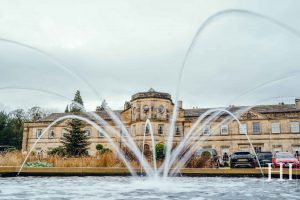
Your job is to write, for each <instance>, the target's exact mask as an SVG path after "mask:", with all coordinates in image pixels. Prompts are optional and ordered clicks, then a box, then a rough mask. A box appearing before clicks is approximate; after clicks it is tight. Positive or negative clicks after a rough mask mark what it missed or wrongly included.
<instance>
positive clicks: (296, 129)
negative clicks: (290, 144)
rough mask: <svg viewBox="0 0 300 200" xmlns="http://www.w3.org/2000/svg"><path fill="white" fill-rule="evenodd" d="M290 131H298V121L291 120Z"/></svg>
mask: <svg viewBox="0 0 300 200" xmlns="http://www.w3.org/2000/svg"><path fill="white" fill-rule="evenodd" d="M290 124H291V132H292V133H299V122H291V123H290Z"/></svg>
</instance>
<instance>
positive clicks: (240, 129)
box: [239, 123, 248, 135]
mask: <svg viewBox="0 0 300 200" xmlns="http://www.w3.org/2000/svg"><path fill="white" fill-rule="evenodd" d="M243 125H244V126H245V131H246V132H245V133H243V132H242V131H243V130H242V128H243V127H242V126H243ZM243 129H244V128H243ZM239 133H240V135H246V134H248V131H247V123H241V125H239Z"/></svg>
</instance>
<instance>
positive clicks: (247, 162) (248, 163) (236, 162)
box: [230, 151, 256, 168]
mask: <svg viewBox="0 0 300 200" xmlns="http://www.w3.org/2000/svg"><path fill="white" fill-rule="evenodd" d="M230 167H231V168H235V167H252V168H255V167H256V160H255V157H254V156H253V155H252V154H251V153H250V152H248V151H238V152H235V153H233V154H232V155H231V156H230Z"/></svg>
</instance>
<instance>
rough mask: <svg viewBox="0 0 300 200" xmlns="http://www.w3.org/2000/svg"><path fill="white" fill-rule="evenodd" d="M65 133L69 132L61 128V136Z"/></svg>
mask: <svg viewBox="0 0 300 200" xmlns="http://www.w3.org/2000/svg"><path fill="white" fill-rule="evenodd" d="M67 134H69V132H68V130H67V129H64V128H63V129H61V137H65V136H66V135H67Z"/></svg>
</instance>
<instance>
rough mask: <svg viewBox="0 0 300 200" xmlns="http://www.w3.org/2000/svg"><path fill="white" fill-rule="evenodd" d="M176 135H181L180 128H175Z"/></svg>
mask: <svg viewBox="0 0 300 200" xmlns="http://www.w3.org/2000/svg"><path fill="white" fill-rule="evenodd" d="M175 134H176V135H180V128H179V126H176V128H175Z"/></svg>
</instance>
